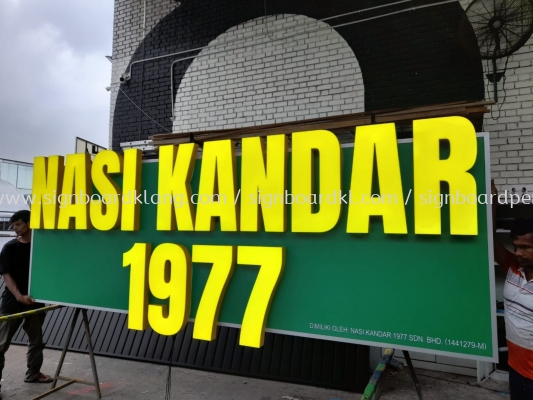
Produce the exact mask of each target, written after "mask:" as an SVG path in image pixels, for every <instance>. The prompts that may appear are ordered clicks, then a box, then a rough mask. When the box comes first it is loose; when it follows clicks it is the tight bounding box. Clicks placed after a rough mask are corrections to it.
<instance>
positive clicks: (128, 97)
mask: <svg viewBox="0 0 533 400" xmlns="http://www.w3.org/2000/svg"><path fill="white" fill-rule="evenodd" d="M118 90H120V91H121V92H122V94H123V95H124V96H126V98H127V99H128V100H129V101H131V103H132V104H133V105H134V106H135V107H137V108H138V109H139V110H141V112H142V113H143V114H144V115H146V116H147V117H148V118H150V119H151V120H152V121H153V122H155V123H156V124H157V125H159V126H160V127H161V128H163V129H164V130H165V131H167V132H168V133H172V132H171V131H169V130H168V129H167V128H165V127H164V126H163V125H161V124H160V123H159V122H157V121H156V120H155V119H153V118H152V117H150V116H149V115H148V114H146V113H145V112H144V111H143V109H142V108H141V107H139V106H138V105H137V104H135V102H134V101H133V100H132V99H131V98H130V96H128V95H127V94H126V93H125V92H124V90H122V88H120V87H119V88H118Z"/></svg>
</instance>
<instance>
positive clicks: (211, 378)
mask: <svg viewBox="0 0 533 400" xmlns="http://www.w3.org/2000/svg"><path fill="white" fill-rule="evenodd" d="M25 354H26V348H25V347H23V346H15V345H13V346H11V348H10V349H9V351H8V352H7V354H6V367H5V369H4V373H3V377H2V378H3V379H2V399H12V400H29V399H32V398H33V397H35V396H37V395H39V394H41V393H43V392H45V391H46V390H48V389H49V387H50V384H36V383H24V381H23V379H24V372H25V370H26V366H25V364H26V360H25ZM59 357H60V352H59V351H56V350H48V349H47V350H45V361H44V365H43V368H42V371H43V372H44V373H46V374H48V375H53V374H54V372H55V369H56V367H57V363H58V361H59ZM96 363H97V367H98V375H99V380H100V387H101V390H102V398H104V399H129V400H130V399H131V400H137V399H143V400H149V399H165V389H166V379H167V373H168V367H165V366H163V365H154V364H149V363H142V362H137V361H127V360H119V359H115V358H106V357H96ZM417 374H418V377H419V380H420V383H421V384H422V391H423V394H424V400H460V399H465V400H504V399H509V395H508V394H507V393H506V392H507V385H506V384H505V383H503V382H496V381H491V380H489V381H487V382H486V383H484V384H483V387H480V386H478V385H476V383H475V379H474V378H470V377H465V376H459V375H454V374H446V373H437V372H432V371H427V370H421V369H420V370H417ZM62 375H64V376H69V377H74V378H81V379H86V380H91V379H92V373H91V364H90V361H89V357H88V356H87V355H84V354H77V353H68V354H67V357H66V359H65V364H64V367H63V370H62ZM46 398H47V399H51V400H53V399H57V400H59V399H65V400H66V399H70V400H77V399H79V400H82V399H94V398H96V395H95V390H94V388H93V387H89V386H85V385H80V384H73V385H71V386H68V387H67V388H65V389H63V390H61V391H58V392H56V393H53V394H51V395H50V396H48V397H46ZM170 398H171V399H180V400H199V399H202V400H205V399H213V400H278V399H279V400H360V398H361V395H360V394H355V393H347V392H342V391H339V390H328V389H321V388H315V387H309V386H302V385H294V384H287V383H280V382H273V381H266V380H260V379H249V378H244V377H239V376H233V375H224V374H216V373H211V372H203V371H196V370H192V369H186V368H177V367H174V368H172V385H171V396H170ZM381 399H382V400H413V399H416V393H415V391H414V386H413V384H412V382H411V380H410V377H409V374H408V371H407V369H405V368H404V369H403V370H402V371H400V372H399V373H397V374H396V375H393V376H388V377H387V378H386V384H385V385H384V387H383V392H382V397H381Z"/></svg>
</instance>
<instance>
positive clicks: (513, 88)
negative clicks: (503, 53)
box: [460, 0, 533, 185]
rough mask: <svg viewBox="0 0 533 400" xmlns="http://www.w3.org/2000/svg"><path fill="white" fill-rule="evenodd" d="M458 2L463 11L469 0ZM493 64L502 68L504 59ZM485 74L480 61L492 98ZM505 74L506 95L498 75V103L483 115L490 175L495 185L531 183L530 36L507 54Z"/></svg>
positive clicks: (486, 66)
mask: <svg viewBox="0 0 533 400" xmlns="http://www.w3.org/2000/svg"><path fill="white" fill-rule="evenodd" d="M460 3H461V5H462V6H463V8H464V9H465V10H466V8H467V7H468V4H469V3H470V1H468V0H461V1H460ZM496 65H497V70H498V71H503V68H504V66H505V58H504V59H499V60H498V61H497V64H496ZM487 73H492V62H491V61H488V60H483V74H484V80H485V99H486V100H494V91H493V84H492V83H490V82H489V81H488V80H487V78H486V77H485V75H486V74H487ZM505 76H506V80H505V92H506V95H505V93H504V90H503V89H504V85H503V84H504V82H503V78H502V79H501V80H500V82H498V103H497V104H495V105H493V106H492V107H491V108H492V116H491V114H486V115H485V118H484V121H483V125H484V130H485V131H487V132H489V133H490V139H491V164H492V167H491V173H492V178H494V181H495V183H496V185H506V184H508V185H515V184H533V92H532V89H533V79H532V77H533V38H530V39H529V40H528V41H527V43H526V44H525V45H524V46H522V47H521V48H520V49H519V50H518V51H517V52H516V53H514V54H513V55H511V57H510V58H509V62H508V64H507V71H506V73H505ZM504 95H505V101H504ZM500 107H501V110H499V109H500ZM493 117H494V119H493Z"/></svg>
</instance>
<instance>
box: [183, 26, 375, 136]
mask: <svg viewBox="0 0 533 400" xmlns="http://www.w3.org/2000/svg"><path fill="white" fill-rule="evenodd" d="M265 24H268V26H269V28H268V29H269V35H268V37H265V36H263V33H264V32H265V31H266V25H265ZM298 27H300V28H298ZM304 27H305V28H304ZM279 30H283V35H281V34H279V33H276V32H277V31H279ZM306 30H316V31H317V32H316V34H314V35H312V36H310V35H309V34H306V33H302V34H299V33H301V32H305V31H306ZM271 31H272V32H271ZM241 35H242V36H243V37H250V38H251V39H249V40H247V41H246V42H245V46H246V47H243V44H242V42H239V39H238V38H239V36H241ZM284 38H286V39H284ZM221 49H222V50H221ZM220 51H223V54H220ZM362 111H364V85H363V76H362V74H361V69H360V68H359V63H358V62H357V59H356V58H355V55H354V54H353V51H352V49H351V48H350V46H348V44H347V43H346V42H345V41H344V39H343V38H342V37H341V36H340V35H339V34H338V33H337V32H336V31H335V30H332V29H328V25H327V24H326V23H324V22H317V21H316V20H313V19H310V18H307V17H304V16H301V15H300V16H293V15H279V16H276V17H270V18H268V19H266V20H265V19H264V18H259V19H255V20H252V21H249V22H246V23H244V24H241V25H238V26H236V27H233V28H231V29H229V30H228V31H227V32H225V33H223V34H222V35H220V36H219V37H218V38H217V39H215V40H214V41H212V42H211V43H210V44H209V47H208V48H207V49H205V50H203V51H202V52H201V53H200V54H199V56H198V57H197V58H196V59H195V60H194V61H193V62H192V63H191V65H190V66H189V68H188V69H187V72H186V73H185V76H184V78H183V80H182V81H181V84H180V87H179V89H178V92H177V95H176V101H175V107H174V125H173V131H174V132H182V131H201V130H206V129H213V128H215V129H228V128H240V127H243V126H252V125H261V124H271V123H280V122H287V121H294V120H302V119H305V118H309V117H318V116H320V117H322V116H330V115H340V114H349V113H354V112H362Z"/></svg>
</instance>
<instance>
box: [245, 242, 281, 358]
mask: <svg viewBox="0 0 533 400" xmlns="http://www.w3.org/2000/svg"><path fill="white" fill-rule="evenodd" d="M237 264H244V265H259V266H260V267H261V268H260V269H259V274H258V275H257V279H256V281H255V284H254V288H253V289H252V294H251V295H250V299H249V300H248V304H247V305H246V310H245V311H244V318H243V321H242V326H241V336H240V339H239V344H240V345H241V346H249V347H257V348H259V347H261V346H263V341H264V338H265V326H266V321H267V317H268V311H269V309H270V304H271V303H272V298H273V297H274V292H275V290H276V287H277V285H278V283H279V280H280V277H281V273H282V272H283V267H284V265H285V249H284V248H283V247H259V246H239V247H238V250H237Z"/></svg>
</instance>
